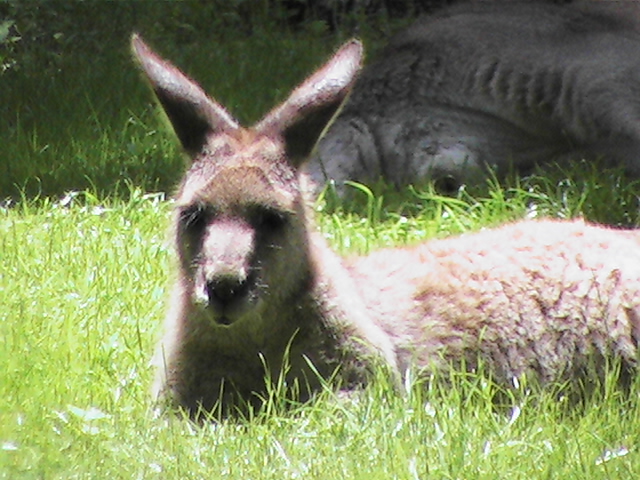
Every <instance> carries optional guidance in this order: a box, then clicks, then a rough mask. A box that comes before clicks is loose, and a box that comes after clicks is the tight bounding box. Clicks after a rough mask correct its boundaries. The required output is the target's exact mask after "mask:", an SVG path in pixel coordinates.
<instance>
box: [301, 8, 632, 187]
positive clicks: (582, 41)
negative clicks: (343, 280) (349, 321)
mask: <svg viewBox="0 0 640 480" xmlns="http://www.w3.org/2000/svg"><path fill="white" fill-rule="evenodd" d="M621 3H634V2H589V1H587V2H583V3H582V4H571V5H554V4H536V3H521V2H520V3H517V2H514V3H511V2H506V3H505V2H478V3H470V4H463V5H456V6H453V7H450V8H448V9H444V10H442V11H441V12H439V13H436V14H434V15H431V16H427V17H424V18H422V19H419V20H418V21H417V22H415V23H414V24H413V25H411V26H410V27H409V28H408V29H406V30H404V31H402V32H400V33H399V34H398V35H397V36H395V37H394V38H393V39H392V40H391V41H390V43H389V44H388V46H387V47H386V48H385V49H384V50H383V51H382V53H381V54H380V56H379V58H378V59H377V60H376V61H374V62H373V63H371V64H370V65H368V66H367V67H366V68H365V69H364V71H363V72H362V74H361V75H360V78H359V79H358V80H357V82H356V83H355V85H354V87H353V91H352V94H351V96H350V98H349V100H348V101H347V102H346V104H345V106H344V108H343V109H342V111H341V113H340V115H339V116H338V117H337V119H336V121H335V122H334V123H333V124H332V126H331V127H330V128H329V129H328V131H327V133H326V135H324V137H323V138H322V139H321V141H320V142H319V145H318V148H317V151H316V153H315V154H314V156H313V158H312V160H311V162H310V163H309V166H308V169H309V172H310V175H311V177H312V178H313V180H314V182H315V184H316V186H317V190H319V189H320V188H322V187H323V186H324V184H325V182H326V181H327V180H333V181H334V182H335V184H336V189H337V191H338V193H339V194H341V195H343V194H344V193H345V187H344V181H345V180H353V181H357V182H361V183H368V182H371V181H374V180H377V179H378V178H383V179H384V180H386V181H387V182H389V183H391V184H394V185H396V186H402V185H406V184H410V183H417V182H425V181H427V180H432V181H433V182H434V183H435V185H436V187H438V188H439V189H440V190H441V191H443V192H444V193H455V192H456V191H457V189H458V188H459V187H460V185H462V184H477V183H482V182H483V181H485V180H486V178H488V177H489V175H490V174H494V175H495V176H497V178H501V177H503V176H504V175H505V174H506V173H508V172H511V171H517V172H519V173H521V174H525V175H526V174H528V173H531V171H532V169H533V168H534V166H536V165H541V164H544V163H545V162H551V161H556V162H563V161H566V160H568V159H581V158H587V159H594V158H601V157H602V158H604V159H605V160H606V161H608V162H609V163H610V164H612V165H621V166H623V167H624V169H625V170H626V171H627V173H628V174H629V175H631V176H635V177H638V176H640V61H639V60H638V59H639V58H640V34H639V31H640V30H639V28H638V21H637V18H638V17H639V15H638V13H640V11H639V9H638V8H635V9H633V7H628V8H623V7H624V5H620V4H621Z"/></svg>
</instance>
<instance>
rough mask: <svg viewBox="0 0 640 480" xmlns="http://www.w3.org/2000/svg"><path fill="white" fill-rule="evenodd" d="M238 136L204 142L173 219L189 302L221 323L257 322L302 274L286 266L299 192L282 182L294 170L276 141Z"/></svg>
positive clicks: (296, 249) (296, 237)
mask: <svg viewBox="0 0 640 480" xmlns="http://www.w3.org/2000/svg"><path fill="white" fill-rule="evenodd" d="M237 137H238V135H234V136H229V135H218V136H216V137H215V138H213V139H212V140H211V141H210V142H209V144H208V148H206V149H205V152H206V153H204V154H203V155H202V156H201V157H200V158H198V159H197V160H196V161H195V162H194V164H193V166H192V168H191V169H190V171H189V172H188V174H187V175H186V177H185V180H184V182H183V185H182V188H181V191H180V193H179V195H178V198H177V202H176V205H177V206H176V213H175V217H174V221H175V225H176V229H175V231H176V235H177V239H176V240H177V242H176V244H177V245H178V253H179V258H180V262H181V265H182V268H183V271H184V272H186V273H187V275H188V277H189V282H188V284H189V288H190V289H191V291H190V296H191V300H192V302H193V303H194V304H195V305H197V306H198V307H199V308H201V309H203V310H204V311H206V312H207V315H209V316H210V318H211V320H212V321H213V322H215V323H217V324H220V325H230V324H233V323H235V322H237V321H239V320H241V319H243V318H246V317H252V316H254V317H255V316H259V315H260V314H261V313H262V309H263V307H264V305H265V304H269V303H271V302H273V301H274V298H273V297H274V296H275V297H278V296H279V294H280V295H281V296H286V294H285V295H282V294H283V292H286V291H288V289H289V284H291V283H292V282H291V281H290V279H292V278H293V279H295V280H296V281H300V279H301V278H304V277H305V275H306V272H305V271H304V268H303V265H300V264H298V265H296V264H295V263H294V261H293V260H292V259H295V258H298V257H299V256H300V253H302V252H301V250H302V249H303V248H304V245H305V242H304V236H303V234H302V232H303V231H304V230H303V226H302V225H300V220H299V217H297V216H296V214H297V213H298V212H299V211H300V210H301V207H300V205H301V199H300V192H299V191H298V189H297V184H296V183H294V182H291V181H287V179H291V178H294V176H295V174H296V173H295V171H294V169H293V168H291V167H289V165H288V164H286V163H284V162H282V161H281V158H280V156H281V152H282V146H281V145H279V142H278V141H274V140H273V139H271V138H268V137H266V136H261V135H259V134H254V133H252V132H250V131H243V135H242V137H243V138H240V139H238V138H237ZM301 270H302V271H301ZM276 300H277V299H276Z"/></svg>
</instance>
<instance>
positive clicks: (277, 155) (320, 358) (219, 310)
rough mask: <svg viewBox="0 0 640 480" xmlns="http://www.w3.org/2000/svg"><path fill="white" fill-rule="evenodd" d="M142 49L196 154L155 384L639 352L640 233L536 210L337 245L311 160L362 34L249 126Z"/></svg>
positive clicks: (255, 391)
mask: <svg viewBox="0 0 640 480" xmlns="http://www.w3.org/2000/svg"><path fill="white" fill-rule="evenodd" d="M133 48H134V52H135V53H136V55H137V57H138V59H139V60H140V64H141V66H142V68H143V70H144V71H145V73H146V74H147V76H148V78H149V80H150V83H151V86H152V87H153V89H154V91H155V93H156V95H157V97H158V99H159V101H160V103H161V105H162V106H163V108H164V110H165V112H166V113H167V116H168V117H169V120H170V121H171V122H172V124H173V126H174V130H175V132H176V134H177V136H178V138H179V139H180V141H181V143H182V145H183V147H184V148H185V150H186V151H187V152H188V153H189V155H190V157H191V159H192V163H191V167H190V168H189V169H188V171H187V173H186V174H185V176H184V178H183V179H182V182H181V184H180V186H179V189H178V192H177V194H176V198H175V212H174V216H173V238H174V244H175V250H176V253H177V260H178V269H177V270H178V273H177V278H176V280H175V285H174V287H173V293H172V297H171V300H170V308H169V312H168V314H167V317H166V320H165V332H164V335H163V338H162V340H161V341H160V342H159V344H158V347H157V351H156V354H155V357H154V364H155V366H156V368H157V377H156V381H155V384H154V395H155V396H156V397H167V398H169V399H170V400H171V401H172V402H173V403H174V404H175V405H177V406H181V407H183V408H185V409H186V410H187V411H188V412H189V413H190V414H191V415H193V416H197V415H198V413H199V412H200V411H201V410H200V409H203V410H204V411H207V412H215V413H220V414H223V415H224V414H228V413H232V412H233V411H235V410H236V409H241V408H242V407H243V406H246V405H247V404H250V405H251V404H254V405H258V406H259V405H260V404H261V402H262V400H263V399H264V397H265V395H267V392H268V390H269V383H270V382H277V378H278V376H279V375H280V374H282V375H284V378H285V380H286V382H287V384H288V385H290V386H292V385H297V388H298V394H299V397H300V398H303V399H304V398H308V397H309V396H310V395H312V394H313V393H314V392H315V391H317V390H318V389H319V388H321V385H322V381H325V380H326V381H331V382H335V384H336V386H337V387H338V388H342V389H352V388H356V387H358V386H362V385H364V384H366V383H367V381H368V380H369V379H370V377H371V374H372V372H373V371H374V369H375V368H376V366H379V365H382V366H384V367H385V368H386V369H387V370H388V371H389V372H390V373H391V375H392V376H393V377H394V378H396V379H399V378H401V376H402V374H403V372H404V371H405V370H407V369H417V370H429V369H431V368H436V369H437V368H448V367H449V366H451V365H454V366H455V365H457V364H459V363H462V362H463V361H465V365H467V366H468V367H471V368H472V367H473V366H474V365H475V362H476V361H477V360H478V359H484V360H485V362H486V365H487V366H488V367H489V368H490V369H491V371H492V372H494V373H495V375H496V378H498V379H500V380H503V381H505V382H508V381H509V380H510V379H511V378H512V377H514V376H520V375H534V376H536V377H538V378H540V379H541V380H543V381H547V380H552V379H558V378H565V377H568V376H570V375H572V374H573V373H575V372H578V371H580V369H581V368H582V367H583V366H584V365H586V364H587V363H588V362H590V361H592V360H593V359H602V358H608V357H615V358H620V359H621V361H622V362H623V364H624V365H625V366H628V367H635V364H636V359H637V353H638V352H637V342H638V336H639V330H638V329H639V328H640V249H638V236H637V235H636V234H635V233H634V232H630V231H616V230H610V229H606V228H602V227H596V226H590V225H586V224H584V223H581V222H553V221H541V222H522V223H519V224H514V225H509V226H505V227H502V228H500V229H496V230H491V231H486V232H481V233H478V234H473V235H466V236H462V237H459V238H454V239H445V240H438V241H433V242H429V243H425V244H422V245H418V246H416V247H410V248H397V249H386V250H380V251H378V252H374V253H372V254H371V255H369V256H366V257H353V258H349V259H343V258H341V257H339V256H338V255H337V254H335V253H334V252H333V251H332V250H331V249H330V248H329V247H328V246H327V244H326V242H325V240H324V238H322V236H321V235H319V234H318V233H317V232H316V231H315V225H314V221H313V217H312V213H311V212H312V209H310V208H309V207H308V203H309V197H310V192H309V188H308V187H307V180H308V178H307V176H306V174H304V173H303V172H302V171H301V167H302V165H303V164H304V159H305V158H306V156H307V155H308V153H309V151H310V150H311V148H312V146H313V144H314V142H315V139H316V138H317V136H318V135H320V132H321V131H322V129H323V127H324V125H325V124H326V122H327V121H328V120H329V119H330V118H331V116H332V115H333V114H334V112H335V111H336V110H337V109H338V107H339V105H340V103H341V102H342V101H343V99H344V98H345V96H346V94H347V93H348V91H349V89H350V87H351V85H352V82H353V80H354V78H355V75H356V73H357V71H358V69H359V65H360V59H361V54H362V49H361V46H360V44H359V43H357V42H355V41H352V42H349V43H347V44H346V45H345V46H344V47H342V49H340V50H339V51H338V52H337V53H336V54H335V56H334V57H333V58H332V59H331V60H330V61H329V62H328V63H327V64H326V65H324V66H323V67H321V68H320V69H319V70H318V71H317V72H315V73H314V74H313V75H312V76H311V77H309V78H308V79H307V80H305V81H304V82H303V83H302V84H301V85H300V86H299V87H298V88H296V89H295V90H294V91H293V92H292V93H291V95H290V97H289V98H288V99H287V100H286V101H285V102H284V103H283V104H281V105H279V106H277V107H276V108H275V109H274V110H272V111H271V112H270V113H268V114H267V115H266V116H265V117H264V118H263V120H261V121H260V122H259V123H258V124H256V125H255V126H253V127H251V128H243V127H241V126H239V125H238V124H237V122H236V121H235V120H234V119H233V118H232V117H231V116H230V115H229V114H228V113H227V112H226V110H224V109H223V108H222V107H221V106H220V105H218V104H217V103H215V102H214V101H213V100H212V99H211V98H210V97H208V96H207V95H206V94H205V93H204V92H203V91H202V90H201V88H200V87H199V86H198V85H197V84H196V83H195V82H193V80H191V79H189V78H187V77H186V76H185V75H184V74H183V73H182V72H180V71H179V70H178V69H177V68H176V67H174V66H172V65H171V64H169V63H168V62H166V61H164V60H162V59H161V58H160V57H159V56H157V55H156V54H155V53H153V52H152V51H151V50H150V49H149V48H148V47H147V46H146V45H145V44H144V43H143V42H142V41H141V40H140V39H139V38H138V37H134V39H133Z"/></svg>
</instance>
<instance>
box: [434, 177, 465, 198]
mask: <svg viewBox="0 0 640 480" xmlns="http://www.w3.org/2000/svg"><path fill="white" fill-rule="evenodd" d="M433 186H434V187H435V189H436V192H438V193H441V194H443V195H448V196H453V195H455V194H456V193H458V190H459V189H460V182H458V180H456V179H455V178H454V177H452V176H451V175H447V176H445V177H440V178H437V179H435V180H434V181H433Z"/></svg>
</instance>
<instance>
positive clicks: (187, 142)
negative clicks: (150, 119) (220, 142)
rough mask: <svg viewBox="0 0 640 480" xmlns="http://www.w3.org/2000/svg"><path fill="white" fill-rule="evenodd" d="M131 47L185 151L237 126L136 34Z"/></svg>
mask: <svg viewBox="0 0 640 480" xmlns="http://www.w3.org/2000/svg"><path fill="white" fill-rule="evenodd" d="M131 48H132V50H133V53H134V55H135V57H136V58H137V59H138V62H139V63H140V66H141V67H142V70H143V71H144V72H145V74H146V76H147V78H148V79H149V82H150V83H151V87H152V88H153V91H154V92H155V94H156V97H158V100H159V101H160V104H161V105H162V108H163V109H164V111H165V113H166V114H167V117H169V121H170V122H171V124H172V126H173V129H174V130H175V132H176V135H177V136H178V139H179V140H180V142H181V143H182V146H183V147H184V149H185V150H186V151H187V153H189V154H190V155H192V156H193V155H195V154H197V153H198V152H200V151H201V150H202V147H203V146H204V144H205V142H206V141H207V136H208V134H209V133H211V132H214V133H215V132H222V131H225V132H228V131H233V130H235V129H237V128H238V127H239V125H238V123H237V122H236V121H235V120H234V118H233V117H232V116H231V115H229V113H227V111H226V110H225V109H224V108H223V107H222V106H220V105H218V104H217V103H216V102H214V101H213V100H212V99H211V98H209V96H208V95H207V94H206V93H205V92H204V91H203V90H202V88H200V86H199V85H198V84H197V83H196V82H194V81H193V80H191V79H190V78H189V77H187V76H186V75H185V74H184V73H182V72H181V71H180V70H178V69H177V68H176V67H174V66H173V65H172V64H170V63H169V62H167V61H165V60H163V59H162V58H160V57H159V56H158V55H157V54H156V53H155V52H153V51H152V50H151V49H150V48H149V47H148V46H147V44H145V43H144V42H143V41H142V39H141V38H140V37H139V36H138V35H137V34H134V35H133V36H132V37H131Z"/></svg>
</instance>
